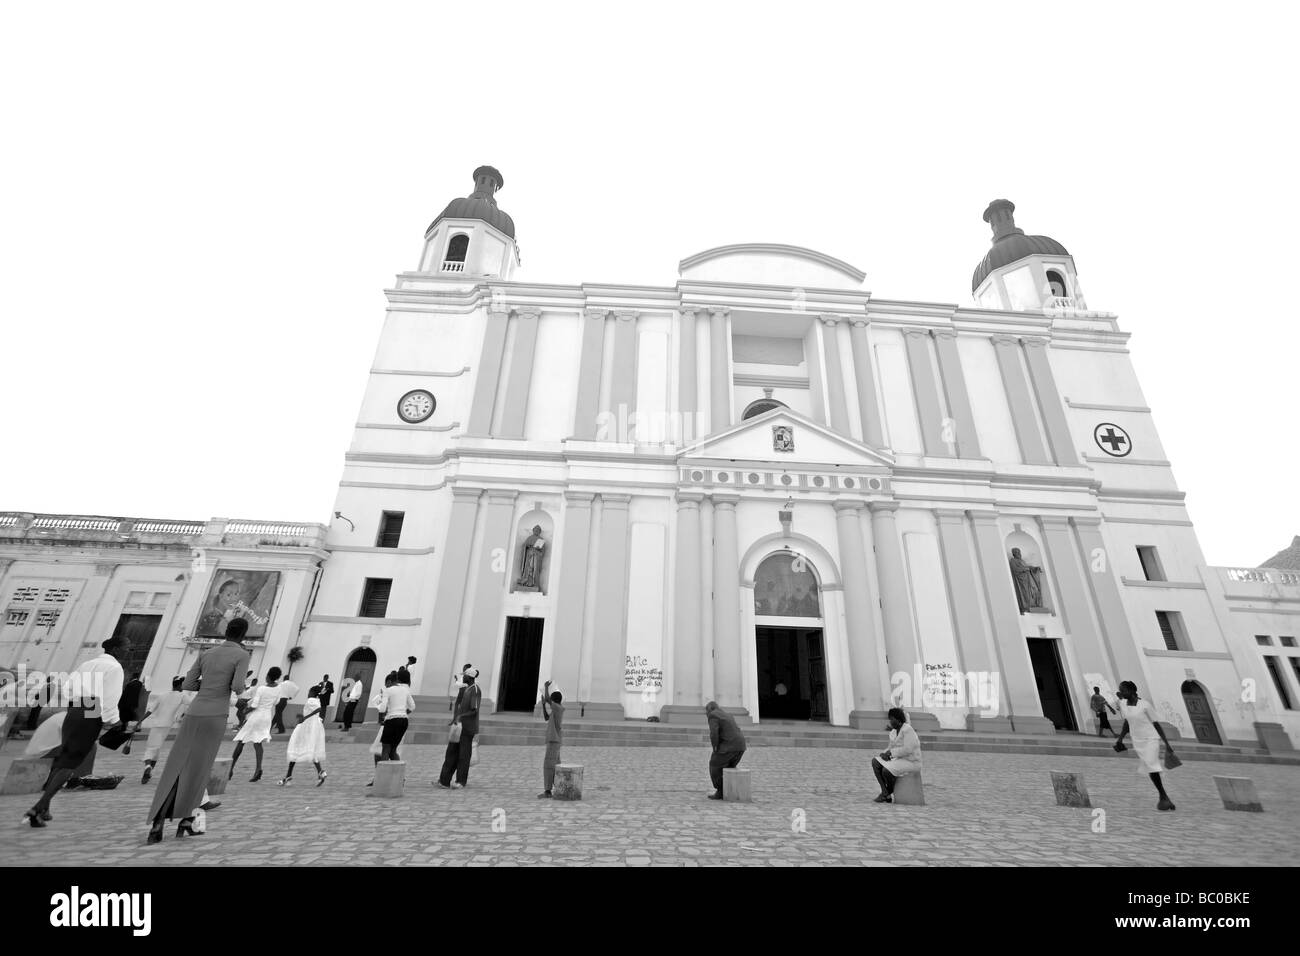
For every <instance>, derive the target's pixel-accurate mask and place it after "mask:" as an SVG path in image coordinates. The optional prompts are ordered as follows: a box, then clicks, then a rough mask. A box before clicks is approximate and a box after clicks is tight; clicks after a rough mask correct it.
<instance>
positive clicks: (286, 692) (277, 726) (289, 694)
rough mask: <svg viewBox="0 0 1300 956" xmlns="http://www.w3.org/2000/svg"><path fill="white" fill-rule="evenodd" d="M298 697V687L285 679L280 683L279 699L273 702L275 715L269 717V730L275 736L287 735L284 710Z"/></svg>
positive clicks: (288, 679)
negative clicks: (275, 734)
mask: <svg viewBox="0 0 1300 956" xmlns="http://www.w3.org/2000/svg"><path fill="white" fill-rule="evenodd" d="M297 696H298V685H297V684H295V683H294V682H293V681H292V680H291V679H290V678H288V677H286V678H285V679H284V680H282V681H280V699H279V700H277V701H276V702H275V713H274V714H273V715H272V717H271V729H272V730H274V731H275V732H276V733H277V734H287V733H288V732H289V731H287V730H285V727H284V709H285V708H286V707H288V706H289V705H290V704H291V703H293V699H294V698H295V697H297Z"/></svg>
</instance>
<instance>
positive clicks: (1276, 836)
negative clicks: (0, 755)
mask: <svg viewBox="0 0 1300 956" xmlns="http://www.w3.org/2000/svg"><path fill="white" fill-rule="evenodd" d="M284 747H285V744H284V738H280V739H279V740H277V741H276V742H274V743H272V744H271V745H269V746H268V748H267V765H266V775H265V776H264V777H263V779H262V781H261V782H259V783H256V784H250V783H249V782H248V778H249V776H251V773H252V769H253V761H252V753H251V752H248V753H246V754H245V755H244V757H243V758H241V761H240V766H239V767H238V772H237V774H236V776H235V780H234V781H233V782H232V783H231V785H230V787H229V789H228V790H227V791H226V793H225V794H224V795H223V796H221V797H219V798H217V799H220V800H221V801H222V806H221V808H220V809H218V810H217V811H215V812H213V813H211V814H209V816H208V821H209V827H210V829H209V832H208V833H207V834H206V835H204V836H201V837H198V838H195V839H183V840H177V839H175V837H174V832H175V830H174V828H171V829H169V830H168V831H167V836H166V838H165V839H164V841H163V843H162V844H161V845H158V846H146V845H145V842H144V841H145V835H146V833H147V830H148V823H147V822H146V820H145V816H146V814H147V812H148V805H149V801H150V799H151V798H152V796H153V784H150V785H149V786H141V785H140V764H139V761H138V759H135V758H133V757H123V756H121V755H120V754H113V753H109V752H107V751H103V750H101V751H100V755H99V757H100V759H99V761H98V764H97V768H96V769H97V771H98V772H122V773H126V774H127V779H126V780H125V781H123V783H122V785H121V786H120V787H119V788H118V789H117V790H114V791H102V792H89V793H87V792H79V791H69V792H65V793H62V794H60V795H59V796H58V797H56V798H55V801H54V805H53V807H52V812H53V814H54V821H53V822H52V823H51V824H50V825H49V826H48V827H47V828H45V829H43V830H32V829H30V828H29V827H27V826H25V825H20V824H19V819H20V817H21V814H22V812H23V811H24V810H25V809H27V807H28V806H30V805H31V803H32V800H33V798H31V797H14V796H10V797H0V864H4V865H24V864H27V865H30V864H37V865H64V866H85V865H124V866H140V865H168V866H184V865H192V864H200V865H218V864H224V863H238V864H271V865H295V864H309V863H318V864H336V863H338V864H342V863H352V864H395V863H404V864H422V865H432V866H466V865H467V866H510V865H518V864H557V865H576V866H592V865H613V864H626V865H642V866H644V865H649V866H699V865H717V864H725V865H740V866H745V865H767V866H800V865H803V866H826V865H843V864H849V865H853V864H859V865H872V866H890V865H895V866H923V865H928V864H947V865H958V866H987V865H996V866H1022V865H1052V864H1064V865H1072V866H1105V865H1111V864H1129V865H1132V864H1143V865H1156V866H1190V865H1220V864H1232V865H1290V864H1293V863H1294V847H1295V846H1296V844H1297V842H1300V768H1295V767H1277V766H1252V765H1241V764H1233V765H1227V764H1224V765H1218V764H1213V763H1202V762H1197V763H1188V764H1185V765H1184V766H1183V767H1182V768H1180V769H1178V770H1176V771H1174V772H1173V773H1171V774H1169V775H1168V781H1167V784H1166V785H1167V787H1168V789H1169V791H1170V794H1171V796H1172V797H1173V799H1174V801H1175V803H1176V804H1177V806H1178V810H1177V811H1175V812H1173V813H1160V812H1158V811H1157V810H1156V809H1155V802H1156V798H1155V791H1154V789H1153V788H1152V786H1151V784H1150V782H1149V781H1148V780H1147V778H1146V777H1145V776H1143V775H1140V774H1139V772H1138V770H1137V767H1136V763H1135V762H1120V761H1116V760H1110V759H1099V758H1084V757H1038V756H1011V755H1006V754H996V755H980V754H964V753H931V754H927V755H926V758H925V761H926V770H925V781H926V782H925V789H926V799H927V802H928V805H927V806H925V807H901V806H887V805H879V804H874V803H872V802H871V798H872V797H873V796H874V795H875V794H876V792H877V788H876V786H875V782H874V778H873V777H872V775H871V770H870V766H869V760H868V759H867V756H866V755H865V754H864V753H862V752H858V751H849V750H823V749H809V748H798V749H795V748H778V747H760V748H754V749H752V750H750V752H749V753H747V754H746V755H745V760H744V763H743V764H742V766H744V767H748V768H749V769H750V770H752V771H753V774H754V777H753V781H754V798H755V799H754V803H753V804H749V805H746V804H732V803H721V802H714V801H710V800H706V799H705V794H706V792H707V791H708V789H709V785H708V777H707V771H706V764H707V759H708V753H707V750H705V749H703V748H701V749H686V748H682V749H677V748H659V747H654V748H648V747H636V748H606V747H572V748H568V749H566V752H565V759H566V761H568V762H572V763H581V764H583V765H585V767H586V771H585V794H584V799H583V800H582V801H581V802H580V803H556V802H553V801H549V800H538V799H536V794H537V793H538V791H539V790H540V789H541V787H540V779H541V771H540V768H541V759H542V753H541V749H540V748H533V747H492V748H488V747H484V748H483V750H482V752H481V753H482V759H481V763H480V765H479V766H478V767H475V768H474V769H473V771H472V772H471V776H470V786H469V788H468V789H466V790H463V791H444V790H440V789H437V788H435V787H432V786H431V785H430V782H431V780H432V778H433V777H434V775H435V761H436V762H438V763H440V758H441V752H440V751H441V748H437V750H438V753H435V748H433V747H418V746H411V747H406V748H403V750H404V754H403V756H404V757H405V758H406V759H407V760H408V761H409V764H408V773H407V790H406V796H405V797H403V798H402V799H398V800H380V799H370V798H367V797H366V796H365V794H366V790H365V787H364V784H365V783H366V781H368V780H369V779H370V767H371V763H370V757H369V754H368V753H367V751H366V748H365V747H364V746H362V745H359V744H348V745H342V744H332V745H330V751H329V752H330V762H329V765H328V769H329V771H330V776H329V779H328V781H327V782H326V784H325V786H324V787H322V788H320V789H317V788H316V787H315V786H314V784H315V779H314V774H313V773H312V772H311V771H310V770H308V771H307V772H306V773H301V779H300V780H299V781H298V782H296V783H295V785H294V786H293V787H292V788H280V787H277V786H276V785H275V781H276V780H277V779H278V778H279V776H280V775H281V774H282V772H283V766H284V764H283V759H284ZM231 748H232V744H230V743H229V742H227V743H225V744H223V746H222V755H227V754H229V752H230V750H231ZM164 757H165V752H164ZM300 769H301V768H300ZM1052 769H1057V770H1060V769H1069V770H1075V771H1080V772H1083V773H1084V774H1085V775H1086V779H1087V784H1088V787H1089V789H1090V791H1091V793H1092V799H1093V803H1094V805H1095V806H1096V807H1097V808H1100V809H1102V810H1104V811H1105V817H1104V832H1094V829H1095V828H1096V827H1097V826H1098V823H1100V822H1102V821H1100V820H1099V819H1098V818H1097V817H1096V816H1095V814H1096V810H1093V811H1089V810H1083V809H1066V808H1061V807H1057V806H1055V804H1054V801H1053V797H1052V789H1051V783H1050V779H1049V777H1048V771H1049V770H1052ZM1216 773H1218V774H1227V775H1233V776H1249V777H1252V778H1253V779H1254V780H1255V783H1256V785H1257V787H1258V789H1259V793H1260V797H1261V799H1262V801H1263V804H1264V807H1265V811H1266V812H1264V813H1262V814H1252V813H1231V812H1228V811H1225V810H1224V809H1223V808H1222V804H1221V803H1220V802H1219V798H1218V795H1217V791H1216V790H1215V787H1214V783H1213V781H1212V780H1211V776H1212V775H1213V774H1216ZM800 823H802V827H801V826H800V825H799V824H800Z"/></svg>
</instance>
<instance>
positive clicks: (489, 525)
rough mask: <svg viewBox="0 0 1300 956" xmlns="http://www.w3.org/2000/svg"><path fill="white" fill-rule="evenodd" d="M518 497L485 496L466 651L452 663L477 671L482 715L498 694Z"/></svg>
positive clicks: (503, 493) (504, 493)
mask: <svg viewBox="0 0 1300 956" xmlns="http://www.w3.org/2000/svg"><path fill="white" fill-rule="evenodd" d="M517 497H519V492H517V491H513V490H512V491H503V490H496V489H493V490H491V491H489V492H488V493H487V515H486V517H485V519H484V522H483V545H482V552H481V553H480V556H479V567H478V574H477V575H476V576H475V579H474V603H473V606H472V616H471V617H470V620H469V642H468V648H467V650H466V653H465V655H463V656H464V657H465V660H463V661H459V662H453V663H455V664H456V666H457V667H459V666H460V665H462V664H465V663H470V664H473V665H474V666H475V667H477V668H478V672H479V686H480V687H481V688H482V690H483V712H484V713H491V712H492V706H491V705H492V701H493V700H494V699H495V697H496V691H497V673H496V668H495V666H494V661H495V660H496V656H497V653H496V652H497V641H498V640H499V639H500V638H501V635H502V619H501V602H502V599H503V598H504V597H505V593H506V576H507V575H508V574H509V573H510V552H511V532H512V531H513V530H514V516H515V499H516V498H517ZM494 552H496V553H494ZM448 557H450V555H449V556H448ZM445 560H446V559H444V562H445Z"/></svg>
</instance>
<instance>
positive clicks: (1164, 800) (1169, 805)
mask: <svg viewBox="0 0 1300 956" xmlns="http://www.w3.org/2000/svg"><path fill="white" fill-rule="evenodd" d="M1173 808H1174V802H1173V801H1172V800H1170V799H1169V798H1168V797H1161V798H1160V802H1159V803H1157V804H1156V809H1157V810H1172V809H1173Z"/></svg>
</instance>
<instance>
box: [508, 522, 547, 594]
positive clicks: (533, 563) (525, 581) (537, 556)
mask: <svg viewBox="0 0 1300 956" xmlns="http://www.w3.org/2000/svg"><path fill="white" fill-rule="evenodd" d="M545 554H546V539H545V538H543V537H542V526H541V525H539V524H536V525H533V533H532V534H530V535H529V536H528V539H527V540H526V541H525V542H524V550H523V554H522V555H521V557H520V561H519V580H518V581H516V582H515V588H516V589H517V590H520V591H540V590H541V588H542V557H543V556H544V555H545Z"/></svg>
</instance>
